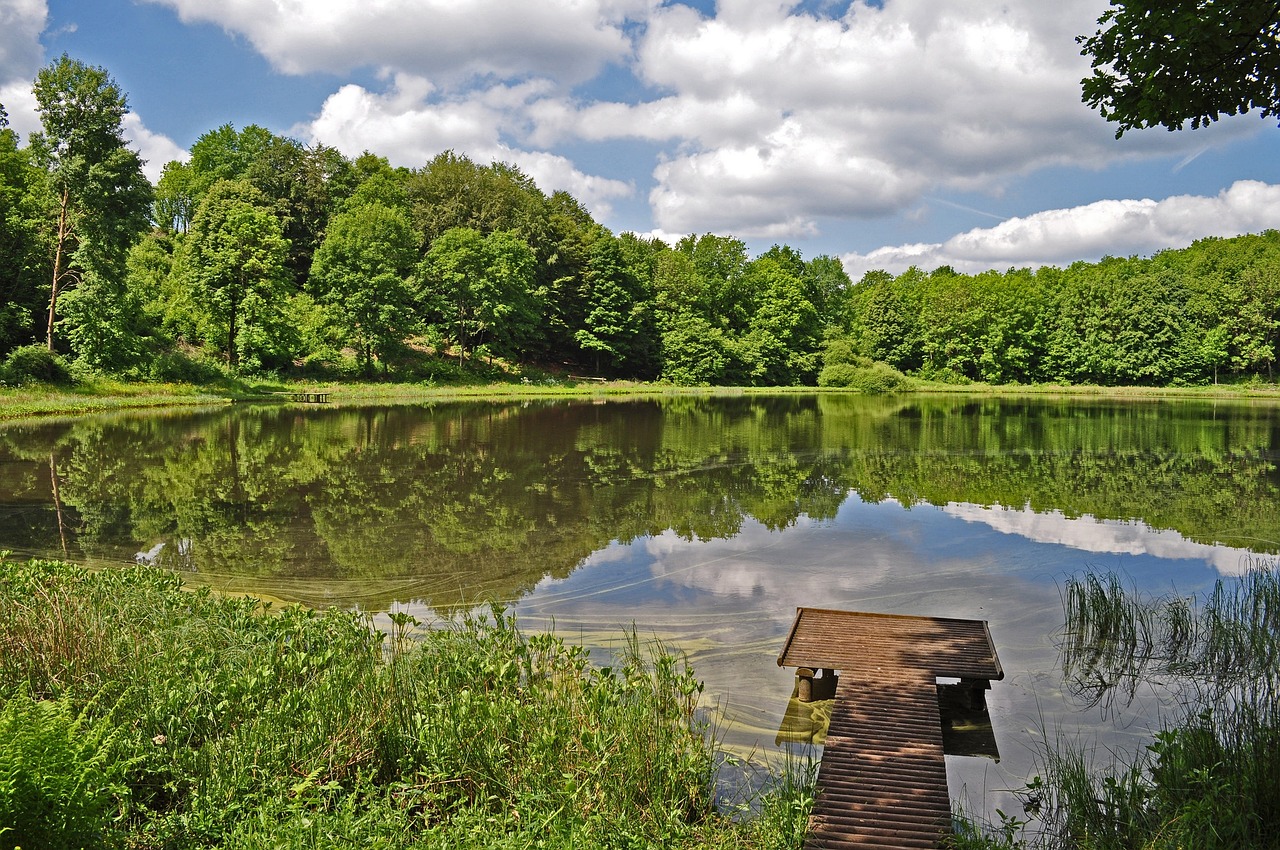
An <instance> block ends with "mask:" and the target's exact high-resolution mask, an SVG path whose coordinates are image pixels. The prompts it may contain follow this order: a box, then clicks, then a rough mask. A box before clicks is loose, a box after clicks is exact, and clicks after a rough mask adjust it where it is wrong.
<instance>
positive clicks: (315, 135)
mask: <svg viewBox="0 0 1280 850" xmlns="http://www.w3.org/2000/svg"><path fill="white" fill-rule="evenodd" d="M1105 8H1106V2H1105V0H1055V2H1053V3H1045V2H1044V0H1004V2H999V3H997V2H992V0H948V2H945V3H942V2H939V1H938V0H883V2H875V3H866V2H852V3H851V2H848V0H843V2H841V1H839V0H837V2H831V0H804V2H799V3H795V2H790V3H788V2H769V0H720V2H712V0H697V2H683V3H681V2H660V0H539V2H538V3H530V2H512V0H225V1H224V2H211V0H0V103H3V104H4V105H5V107H6V108H7V109H8V111H9V113H10V120H11V123H12V126H13V127H14V128H15V129H17V130H19V131H20V132H22V133H23V134H24V135H25V133H26V132H29V131H31V130H33V129H35V128H36V120H37V119H36V117H35V114H34V111H33V106H34V104H33V101H32V98H31V94H30V81H31V79H32V78H33V77H34V75H35V73H36V71H37V70H38V69H39V68H40V67H41V66H42V65H43V64H45V63H47V62H48V61H50V60H51V59H53V58H56V57H57V56H58V55H60V54H61V53H63V52H66V53H69V54H70V55H71V56H73V57H75V58H77V59H80V60H82V61H85V62H88V63H90V64H94V65H101V66H103V67H105V68H106V69H107V70H108V71H110V72H111V74H112V75H113V76H114V77H115V78H116V80H117V81H118V82H119V83H120V84H121V85H122V87H123V88H124V89H125V90H126V91H127V92H128V93H129V101H130V106H131V108H132V110H133V111H132V114H131V115H130V117H129V120H128V123H127V132H128V135H129V136H130V138H131V139H132V141H133V142H134V144H135V146H136V147H138V149H139V150H140V151H141V152H142V154H143V156H144V157H145V158H147V159H148V160H149V165H148V171H149V172H150V173H151V174H152V176H153V177H154V176H156V175H158V174H159V169H160V168H161V167H162V166H163V164H164V163H165V162H167V161H169V160H171V159H175V158H182V157H184V156H185V155H186V150H187V149H188V148H189V147H190V146H191V144H192V142H194V141H195V140H196V139H197V138H198V137H199V136H200V135H201V134H202V133H204V132H207V131H209V130H212V129H214V128H215V127H217V126H219V125H221V124H224V123H231V124H233V125H234V126H236V127H237V128H239V127H243V126H245V125H248V124H254V123H256V124H260V125H263V126H265V127H267V128H269V129H271V130H273V131H275V132H277V133H283V134H287V135H291V136H294V137H296V138H298V139H300V140H301V141H304V142H306V143H324V144H328V145H332V146H334V147H337V148H338V149H340V150H342V151H343V152H344V153H346V154H348V155H351V156H354V155H357V154H359V153H360V152H362V151H363V150H371V151H373V152H375V153H379V154H382V155H384V156H386V157H388V158H389V159H390V160H391V161H392V163H393V164H395V165H404V166H409V167H416V166H420V165H423V164H424V163H426V162H427V161H428V160H429V159H430V158H431V157H432V156H434V155H435V154H436V153H439V152H440V151H442V150H445V149H450V148H451V149H453V150H456V151H458V152H460V153H465V154H467V155H469V156H471V157H472V158H473V159H475V160H477V161H482V162H488V161H492V160H504V161H507V162H512V163H514V164H516V165H518V166H519V167H520V168H522V169H523V170H524V171H526V172H527V173H529V174H530V175H532V176H533V177H534V178H535V179H536V180H537V182H538V184H539V185H540V186H541V187H542V188H543V189H544V190H547V191H551V190H554V189H565V190H568V191H569V192H571V193H572V194H573V195H574V196H575V197H577V198H578V199H579V200H581V201H583V202H584V203H586V204H587V206H588V207H589V208H590V209H591V210H592V212H593V214H594V215H595V216H596V218H597V219H598V220H599V221H601V222H602V223H604V224H606V225H607V226H609V227H610V228H612V229H613V230H615V231H623V230H632V231H636V232H639V233H654V234H658V235H665V236H669V237H678V236H680V235H683V234H685V233H691V232H696V233H702V232H715V233H720V234H724V235H733V236H738V237H740V238H743V239H744V240H746V242H747V244H748V246H749V247H750V248H751V250H752V251H753V252H758V251H762V250H764V249H766V248H767V247H768V246H769V245H771V244H773V243H775V242H785V243H788V244H790V245H792V246H794V247H796V248H797V249H799V250H800V251H801V252H803V253H804V255H805V256H815V255H817V254H831V255H835V256H839V257H841V258H842V259H843V260H844V261H845V265H846V268H847V269H848V270H849V272H850V273H851V274H852V275H853V276H854V277H855V278H857V277H858V276H859V275H860V274H861V273H862V272H863V271H865V270H866V269H869V268H884V269H887V270H889V271H893V272H899V271H902V270H903V269H905V268H906V267H907V266H909V265H912V264H916V265H919V266H921V267H923V268H926V269H930V268H933V267H935V266H937V265H941V264H943V263H947V264H950V265H952V266H954V267H956V268H957V269H960V270H963V271H979V270H982V269H986V268H999V269H1004V268H1009V267H1012V266H1033V267H1034V266H1039V265H1042V264H1054V265H1065V264H1067V263H1070V262H1072V261H1073V260H1076V259H1086V260H1094V259H1097V258H1099V257H1101V256H1103V255H1106V254H1112V255H1130V254H1139V255H1148V254H1150V253H1152V252H1154V251H1157V250H1160V249H1162V248H1166V247H1182V246H1184V245H1186V244H1189V243H1190V242H1191V241H1192V240H1194V239H1197V238H1201V237H1204V236H1211V235H1212V236H1230V235H1235V234H1237V233H1246V232H1257V231H1259V230H1262V229H1265V228H1268V227H1277V226H1280V129H1277V127H1276V124H1275V122H1274V121H1272V120H1264V119H1261V118H1258V117H1257V116H1253V115H1246V116H1239V117H1236V118H1231V119H1224V120H1223V121H1220V122H1218V123H1217V124H1214V125H1213V126H1211V127H1209V128H1206V129H1202V130H1195V131H1191V130H1186V131H1181V132H1176V133H1170V132H1167V131H1165V130H1163V129H1156V130H1149V131H1143V132H1131V133H1128V134H1126V135H1125V137H1124V138H1123V139H1122V140H1119V141H1117V140H1116V139H1115V138H1114V127H1112V126H1111V125H1108V124H1107V123H1106V122H1104V121H1102V119H1100V118H1099V117H1098V116H1097V114H1096V113H1094V112H1092V111H1090V110H1089V109H1088V108H1087V107H1085V106H1084V105H1083V104H1081V102H1080V96H1079V80H1080V78H1081V77H1083V76H1085V75H1086V73H1087V72H1088V61H1087V60H1086V59H1084V58H1083V57H1081V56H1079V54H1078V47H1077V45H1076V43H1075V36H1076V35H1079V34H1085V33H1090V32H1092V31H1093V29H1094V28H1095V23H1094V22H1095V21H1096V19H1097V17H1098V16H1099V15H1100V14H1101V13H1102V12H1103V11H1104V10H1105Z"/></svg>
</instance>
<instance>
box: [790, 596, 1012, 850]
mask: <svg viewBox="0 0 1280 850" xmlns="http://www.w3.org/2000/svg"><path fill="white" fill-rule="evenodd" d="M778 664H779V666H782V667H796V668H799V671H798V675H799V676H800V680H799V682H798V691H799V694H800V698H801V699H803V698H805V692H806V690H808V691H809V692H810V693H813V694H815V696H816V695H819V692H821V691H822V690H824V689H826V690H828V691H830V689H831V684H832V682H833V680H834V681H836V682H838V684H836V685H835V687H834V698H835V703H834V705H833V706H832V709H831V721H830V726H829V727H828V730H827V736H826V743H825V746H824V749H823V754H822V763H821V765H820V766H819V768H818V787H817V796H816V799H815V801H814V806H813V812H812V814H811V815H810V817H809V831H808V835H807V837H806V839H805V847H806V848H811V849H812V850H818V848H842V847H849V848H933V847H938V846H939V845H940V844H941V842H942V840H943V838H944V837H945V836H946V835H948V834H949V833H950V832H951V831H952V829H951V798H950V795H949V794H948V792H947V767H946V759H945V757H944V753H943V737H942V717H941V713H940V709H939V687H940V686H939V684H938V679H939V678H944V679H959V680H960V681H959V687H960V688H961V689H962V690H963V691H964V693H965V694H966V697H967V698H968V699H970V700H972V701H974V702H975V703H981V701H983V700H985V691H986V690H987V689H988V688H990V682H991V680H992V679H1002V678H1004V670H1003V669H1002V668H1001V667H1000V659H999V658H998V657H997V656H996V650H995V645H994V644H993V643H992V640H991V633H990V631H989V629H988V628H987V623H986V621H984V620H955V619H946V618H940V617H907V616H898V615H889V614H864V613H856V612H852V611H832V610H828V609H822V608H800V609H798V610H797V611H796V619H795V622H794V623H793V624H792V626H791V634H790V635H788V637H787V643H786V645H785V646H784V647H783V649H782V653H781V654H780V655H779V656H778ZM818 669H821V670H822V671H823V672H822V675H821V677H819V678H816V679H814V678H812V676H813V671H815V670H818ZM835 671H839V675H838V676H836V675H835ZM806 680H808V682H807V687H806Z"/></svg>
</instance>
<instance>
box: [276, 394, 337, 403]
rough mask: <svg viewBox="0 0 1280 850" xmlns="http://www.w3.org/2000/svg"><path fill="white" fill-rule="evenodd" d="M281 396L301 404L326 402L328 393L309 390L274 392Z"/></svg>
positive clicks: (327, 401)
mask: <svg viewBox="0 0 1280 850" xmlns="http://www.w3.org/2000/svg"><path fill="white" fill-rule="evenodd" d="M276 395H277V396H280V397H281V398H287V399H289V401H298V402H302V403H303V404H328V403H329V394H328V393H321V392H311V391H288V392H279V393H276Z"/></svg>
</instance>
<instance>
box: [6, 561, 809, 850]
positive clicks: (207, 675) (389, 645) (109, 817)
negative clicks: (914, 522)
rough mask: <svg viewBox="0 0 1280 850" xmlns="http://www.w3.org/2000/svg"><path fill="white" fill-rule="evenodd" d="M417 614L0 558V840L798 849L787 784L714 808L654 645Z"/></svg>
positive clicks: (708, 750) (687, 695)
mask: <svg viewBox="0 0 1280 850" xmlns="http://www.w3.org/2000/svg"><path fill="white" fill-rule="evenodd" d="M437 625H438V626H439V627H438V628H433V629H429V630H418V631H417V632H415V633H414V634H413V635H410V633H409V629H410V628H411V627H412V626H413V623H411V622H410V621H408V620H407V619H406V618H403V617H400V618H396V622H395V627H394V629H393V630H392V633H391V634H390V635H383V634H379V633H377V632H375V631H374V630H372V629H371V628H370V623H369V621H368V619H367V618H365V617H363V616H361V615H359V614H357V613H352V612H344V611H338V610H329V611H324V612H318V611H314V610H310V609H304V608H299V607H286V608H283V609H274V608H270V606H264V605H262V604H261V603H259V602H258V601H256V600H253V599H246V598H226V597H219V596H216V595H213V594H211V593H209V592H208V591H207V590H197V591H191V590H187V589H184V588H183V587H182V586H181V584H180V581H179V580H178V579H177V578H175V577H173V576H172V575H170V574H167V573H163V572H160V571H157V570H153V569H144V568H130V569H122V570H110V571H103V572H96V573H95V572H89V571H86V570H84V569H81V568H78V567H74V566H71V565H66V564H59V563H50V562H13V561H0V848H5V849H6V850H8V848H13V847H15V846H21V847H23V848H27V850H33V848H42V847H48V848H63V847H67V848H70V847H76V848H135V850H141V849H142V848H156V849H157V850H159V848H179V847H181V848H190V847H201V848H219V847H227V848H231V847H235V848H280V847H307V848H315V847H335V848H336V847H352V846H360V847H373V848H379V847H385V848H402V847H441V846H448V847H459V848H468V847H530V848H533V847H657V846H670V847H735V848H736V847H798V846H799V837H800V834H801V830H802V827H803V823H804V817H805V813H806V810H807V806H806V801H807V793H808V792H807V790H806V787H805V786H804V785H803V784H796V783H794V782H792V783H788V782H783V783H781V784H780V785H779V789H780V790H777V791H775V792H773V793H772V794H771V795H770V796H767V797H765V798H764V799H762V800H759V801H756V802H757V809H758V814H757V815H756V816H754V817H751V818H747V819H742V818H734V817H731V815H732V814H733V812H731V811H726V810H724V808H723V807H720V806H717V805H716V801H715V795H714V790H713V789H714V777H715V769H716V763H717V756H716V752H715V747H714V742H713V741H712V740H711V739H710V737H709V734H708V732H709V730H707V729H705V728H703V725H702V724H701V722H700V720H699V717H700V714H699V711H698V708H697V703H698V697H699V694H700V692H701V686H700V684H699V683H698V681H697V680H696V679H695V678H694V675H693V673H692V671H690V670H688V669H687V668H686V667H685V666H684V665H683V664H682V663H681V662H680V661H679V660H678V659H677V658H676V657H675V656H674V655H672V654H670V653H668V652H666V651H664V650H663V649H662V648H661V647H656V646H655V647H644V646H642V645H641V644H640V643H639V641H637V640H636V639H635V637H634V636H631V637H629V638H624V639H623V640H622V641H620V647H621V649H620V650H619V652H618V653H617V657H616V658H613V659H610V660H609V663H608V666H598V665H597V664H592V663H589V661H588V658H587V655H586V653H585V651H583V650H582V649H580V648H578V647H575V646H572V645H569V644H566V643H565V642H564V641H563V640H561V639H559V638H557V637H555V636H554V635H531V636H528V635H525V634H523V633H522V632H521V631H520V630H519V629H518V628H517V627H516V624H515V622H514V621H513V619H512V618H510V617H508V616H505V615H504V614H503V613H502V612H501V611H493V612H491V613H490V614H488V615H486V616H471V617H465V618H460V619H458V620H456V621H451V622H447V623H442V624H437Z"/></svg>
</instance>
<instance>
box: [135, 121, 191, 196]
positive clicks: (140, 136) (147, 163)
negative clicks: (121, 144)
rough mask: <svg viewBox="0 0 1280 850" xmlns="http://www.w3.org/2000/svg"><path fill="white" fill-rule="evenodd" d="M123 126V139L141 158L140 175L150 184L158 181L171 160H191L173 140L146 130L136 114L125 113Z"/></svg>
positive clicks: (189, 155) (185, 151)
mask: <svg viewBox="0 0 1280 850" xmlns="http://www.w3.org/2000/svg"><path fill="white" fill-rule="evenodd" d="M123 125H124V126H123V129H124V138H125V140H126V141H127V142H129V146H130V147H131V148H133V149H134V150H136V151H137V152H138V153H139V154H140V155H141V156H142V159H143V165H142V173H143V174H145V175H147V179H148V180H150V181H151V182H152V183H155V182H157V181H158V180H159V179H160V173H161V172H162V171H164V167H165V166H166V165H168V164H169V163H170V162H172V161H173V160H175V159H176V160H179V161H181V162H186V161H187V160H188V159H190V158H191V154H190V153H188V152H187V150H186V149H185V148H183V147H182V146H181V145H179V144H177V143H176V142H174V141H173V139H170V138H169V137H168V136H162V135H160V134H159V133H153V132H151V131H150V130H148V129H147V127H146V125H145V124H143V123H142V119H141V118H140V117H138V115H137V113H134V112H129V113H126V114H125V116H124V122H123Z"/></svg>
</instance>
